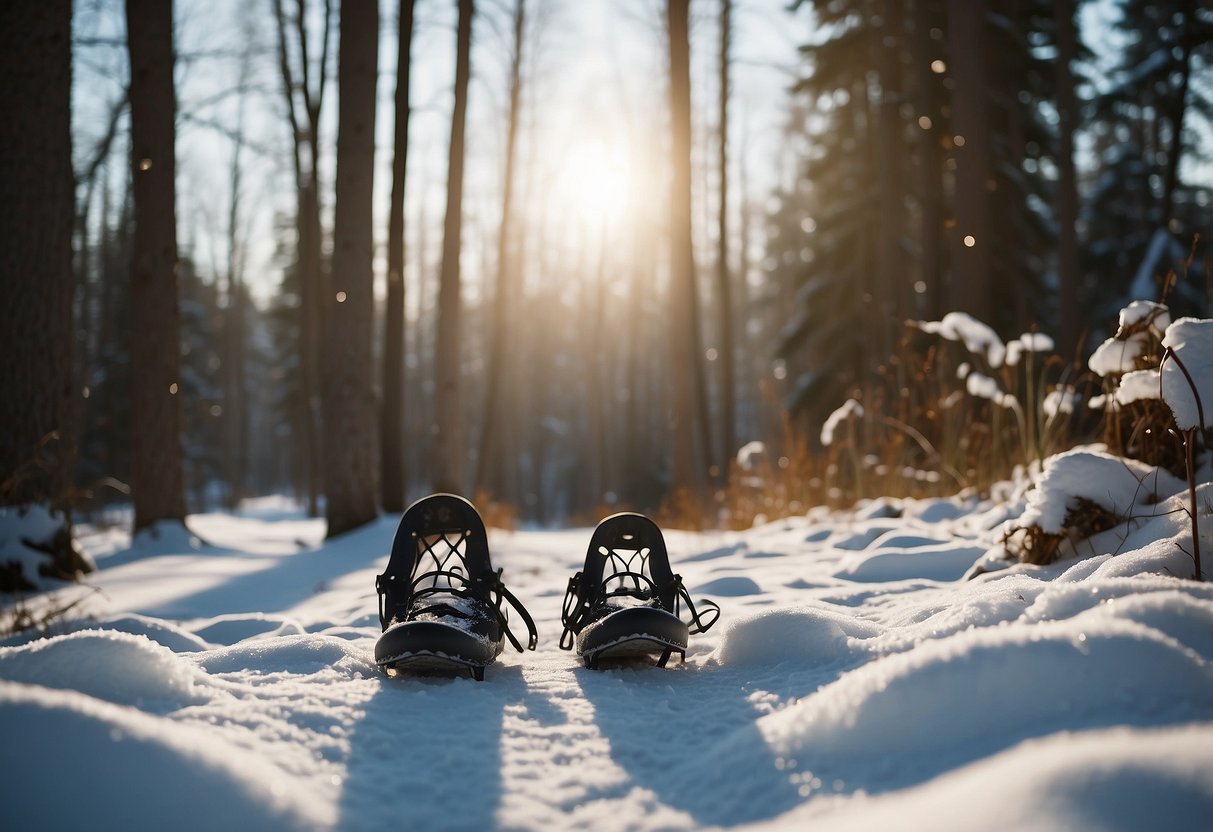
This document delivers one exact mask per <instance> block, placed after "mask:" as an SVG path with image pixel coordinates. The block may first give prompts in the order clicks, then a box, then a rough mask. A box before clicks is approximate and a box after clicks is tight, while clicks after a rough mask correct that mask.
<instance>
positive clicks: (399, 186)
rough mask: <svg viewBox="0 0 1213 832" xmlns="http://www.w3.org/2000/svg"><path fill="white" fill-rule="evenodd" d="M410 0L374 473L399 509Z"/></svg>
mask: <svg viewBox="0 0 1213 832" xmlns="http://www.w3.org/2000/svg"><path fill="white" fill-rule="evenodd" d="M414 5H415V3H414V0H400V21H399V22H400V25H399V37H398V48H397V52H396V130H395V133H396V135H395V141H394V150H393V154H392V204H391V209H390V211H389V215H388V226H387V228H388V230H387V309H386V312H385V323H384V334H383V404H382V405H381V408H380V411H379V413H380V417H379V432H380V434H381V435H382V441H383V458H382V460H381V462H380V466H381V467H380V473H381V476H382V478H383V495H382V496H383V508H384V510H386V511H389V512H393V513H395V512H402V511H404V508H405V505H404V502H405V494H406V491H407V489H406V488H405V475H404V472H405V465H404V341H405V333H404V327H405V312H404V184H405V175H406V173H407V167H408V165H407V162H408V152H409V63H410V52H411V47H412V43H413V6H414Z"/></svg>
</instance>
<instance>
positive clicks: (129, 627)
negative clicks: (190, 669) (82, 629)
mask: <svg viewBox="0 0 1213 832" xmlns="http://www.w3.org/2000/svg"><path fill="white" fill-rule="evenodd" d="M88 629H97V630H113V631H116V632H121V633H130V634H131V635H136V636H147V637H148V638H150V639H151V640H152V641H154V642H156V643H157V644H161V645H164V646H165V647H167V648H168V649H170V650H172V651H173V652H174V653H196V652H198V651H199V650H209V649H210V648H211V644H210V643H208V642H207V641H205V640H204V639H201V638H198V636H196V635H194V634H193V633H191V632H189V631H188V630H185V629H182V628H181V627H178V626H176V625H174V624H172V623H170V622H168V621H165V620H164V619H163V618H153V617H151V616H149V615H138V614H137V613H128V614H126V615H114V616H110V617H109V618H106V619H103V620H101V621H97V622H96V623H95V624H92V625H90V626H89V627H88Z"/></svg>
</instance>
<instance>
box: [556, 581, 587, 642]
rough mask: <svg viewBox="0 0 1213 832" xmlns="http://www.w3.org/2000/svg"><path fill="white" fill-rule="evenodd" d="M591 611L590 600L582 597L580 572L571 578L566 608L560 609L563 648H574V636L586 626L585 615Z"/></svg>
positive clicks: (566, 595) (565, 602)
mask: <svg viewBox="0 0 1213 832" xmlns="http://www.w3.org/2000/svg"><path fill="white" fill-rule="evenodd" d="M589 611H590V604H589V600H588V599H585V598H582V597H581V573H580V572H578V573H577V574H576V575H574V576H573V577H571V578H569V588H568V590H567V591H566V592H565V596H564V608H563V609H562V610H561V611H560V623H562V624H564V632H563V633H562V634H561V636H560V649H561V650H572V649H573V637H574V636H576V635H577V633H580V632H581V629H582V627H584V626H585V616H586V613H588V612H589Z"/></svg>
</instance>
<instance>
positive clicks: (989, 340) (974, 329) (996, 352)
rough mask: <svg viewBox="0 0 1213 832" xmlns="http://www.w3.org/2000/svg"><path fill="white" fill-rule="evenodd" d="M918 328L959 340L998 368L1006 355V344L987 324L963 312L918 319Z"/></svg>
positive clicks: (948, 338)
mask: <svg viewBox="0 0 1213 832" xmlns="http://www.w3.org/2000/svg"><path fill="white" fill-rule="evenodd" d="M918 328H919V329H921V330H922V331H923V332H926V333H928V334H931V335H938V336H940V337H941V338H945V339H947V340H949V341H959V342H961V343H963V344H964V345H965V349H967V350H968V351H969V352H971V353H972V354H973V355H975V356H980V357H981V358H984V359H985V360H986V362H987V363H988V364H989V365H990V367H992V368H994V369H998V368H999V367H1001V366H1002V365H1003V362H1004V360H1005V359H1006V355H1007V348H1006V345H1005V344H1003V342H1002V339H1001V338H999V337H998V334H997V333H996V332H994V330H993V329H991V328H990V327H989V326H988V325H986V324H983V323H982V322H981V321H979V320H977V319H976V318H974V317H973V316H972V315H969V314H966V313H964V312H949V313H948V314H946V315H944V316H943V318H942V319H940V320H938V321H918Z"/></svg>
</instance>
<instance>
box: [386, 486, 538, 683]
mask: <svg viewBox="0 0 1213 832" xmlns="http://www.w3.org/2000/svg"><path fill="white" fill-rule="evenodd" d="M375 589H376V590H377V591H378V592H379V623H380V625H382V627H383V635H382V636H380V637H379V641H377V642H376V643H375V663H376V664H377V665H379V667H381V668H383V669H384V670H385V671H387V672H388V673H389V675H393V674H395V673H400V672H406V671H407V672H418V673H450V672H452V671H460V670H465V669H466V670H469V671H471V674H472V678H474V679H476V680H477V681H483V680H484V668H485V667H486V666H487V665H489V664H492V663H493V661H494V660H496V658H497V656H498V654H499V653H501V648H502V637H503V636H504V637H505V638H508V639H509V641H510V643H511V644H512V645H514V647H515V648H516V649H517V650H518V651H519V652H522V650H523V647H522V644H521V643H520V642H519V641H518V639H517V638H516V637H515V636H514V634H513V633H512V632H511V631H510V628H509V624H508V623H507V620H506V614H505V611H504V610H503V609H502V606H501V605H502V602H503V601H505V602H508V603H509V604H510V606H512V607H513V608H514V609H515V610H516V611H517V612H518V615H519V617H520V618H522V621H523V623H525V624H526V627H527V631H528V633H529V635H530V638H529V640H528V642H527V648H529V649H531V650H534V649H535V642H536V639H537V637H536V633H535V622H534V620H532V618H531V616H530V614H529V613H528V612H527V611H526V608H525V607H523V606H522V604H521V603H520V602H519V601H518V599H517V598H515V597H514V596H513V594H511V593H510V591H509V590H508V589H506V588H505V585H504V584H503V583H502V582H501V570H500V569H498V570H497V571H494V570H493V566H492V564H491V563H490V562H489V544H488V535H487V534H486V532H485V530H484V523H483V521H481V519H480V515H479V514H477V513H476V509H475V508H473V507H472V504H471V503H469V502H468V501H467V500H465V499H463V498H462V497H457V496H455V495H453V494H432V495H430V496H429V497H426V498H424V499H422V500H418V501H417V502H416V503H413V505H411V506H410V507H409V509H408V511H406V512H405V513H404V517H403V518H402V519H401V521H400V527H399V528H398V529H397V530H396V538H395V540H394V541H393V542H392V555H391V557H390V558H389V559H388V565H387V570H386V571H385V572H384V573H383V574H382V575H379V576H378V577H377V578H376V579H375Z"/></svg>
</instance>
